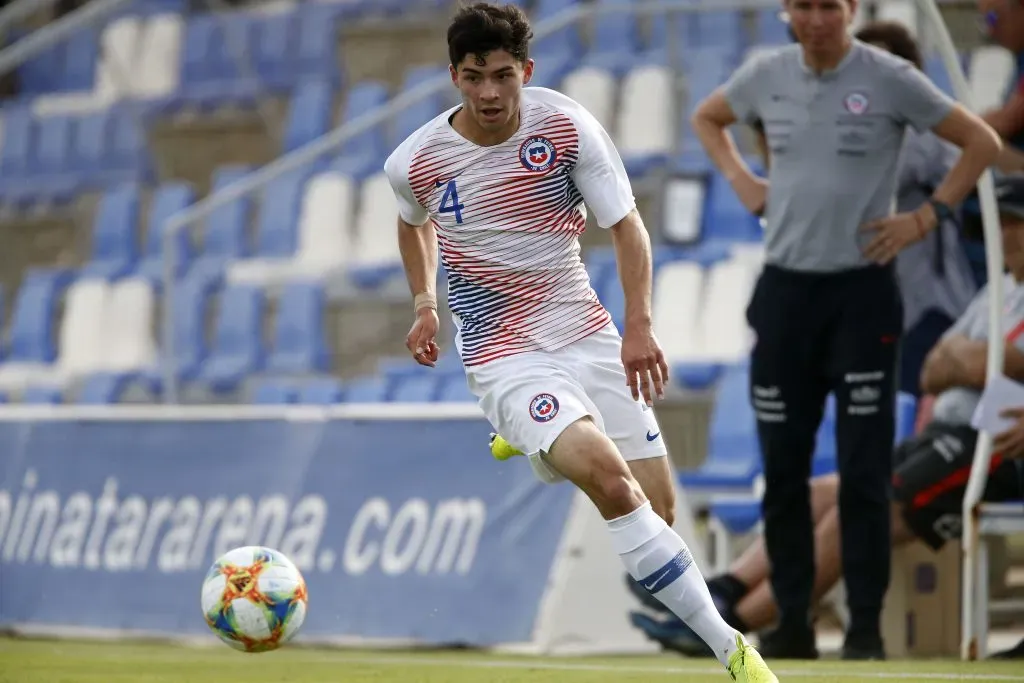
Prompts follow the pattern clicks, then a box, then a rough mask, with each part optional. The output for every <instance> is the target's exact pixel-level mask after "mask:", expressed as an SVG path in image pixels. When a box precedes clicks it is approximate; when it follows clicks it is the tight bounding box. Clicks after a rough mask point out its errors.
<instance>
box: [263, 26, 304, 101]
mask: <svg viewBox="0 0 1024 683" xmlns="http://www.w3.org/2000/svg"><path fill="white" fill-rule="evenodd" d="M256 32H257V36H258V40H257V42H256V45H255V54H254V59H255V60H256V71H257V73H259V76H260V79H261V80H262V81H263V84H264V85H265V86H266V87H267V88H269V89H270V90H274V91H277V90H287V89H288V88H290V87H291V86H292V84H293V83H294V82H295V72H294V70H293V69H292V65H291V63H290V60H291V55H292V54H293V53H294V51H295V50H297V49H298V25H297V22H296V14H295V13H294V12H285V13H283V14H273V15H270V16H267V17H262V18H260V19H259V24H258V25H257V26H256Z"/></svg>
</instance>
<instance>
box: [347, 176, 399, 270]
mask: <svg viewBox="0 0 1024 683" xmlns="http://www.w3.org/2000/svg"><path fill="white" fill-rule="evenodd" d="M361 194H362V197H361V198H360V202H359V213H358V214H357V216H356V234H355V237H354V240H355V244H354V253H353V258H352V267H351V270H350V277H351V279H352V281H353V282H354V283H355V284H356V286H358V287H361V288H374V287H377V286H380V285H381V284H383V283H384V282H386V281H387V280H388V279H390V278H391V277H393V276H395V275H397V274H398V273H400V272H401V270H402V265H401V255H400V254H399V253H398V236H397V235H396V233H395V231H394V230H381V228H380V226H382V225H387V224H388V222H389V221H390V222H394V217H395V216H396V215H397V211H398V207H397V205H396V204H395V195H394V192H393V191H392V190H391V183H390V182H389V181H388V178H387V176H386V175H385V174H384V173H378V174H376V175H374V176H371V177H370V178H368V179H367V180H366V181H365V182H364V183H363V187H362V192H361Z"/></svg>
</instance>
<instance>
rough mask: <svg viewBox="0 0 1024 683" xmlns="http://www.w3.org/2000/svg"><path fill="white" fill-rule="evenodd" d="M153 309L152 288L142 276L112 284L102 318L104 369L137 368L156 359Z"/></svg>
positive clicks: (143, 367) (132, 369)
mask: <svg viewBox="0 0 1024 683" xmlns="http://www.w3.org/2000/svg"><path fill="white" fill-rule="evenodd" d="M155 310H156V304H155V301H154V297H153V289H152V288H151V287H150V285H149V282H148V281H147V280H145V279H144V278H135V277H133V278H126V279H123V280H118V281H117V282H115V283H114V284H113V285H112V286H111V288H110V293H109V298H108V300H107V308H106V315H105V316H104V319H103V327H104V332H103V338H104V342H103V347H104V353H103V360H102V364H101V369H102V370H103V371H105V372H109V373H113V374H118V373H132V372H138V371H141V370H144V369H145V368H147V367H150V366H152V365H153V364H154V363H155V362H156V348H155V345H154V343H153V317H154V315H155Z"/></svg>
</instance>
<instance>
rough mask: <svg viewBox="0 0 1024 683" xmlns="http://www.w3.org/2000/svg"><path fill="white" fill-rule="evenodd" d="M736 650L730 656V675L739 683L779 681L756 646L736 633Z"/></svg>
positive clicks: (775, 682)
mask: <svg viewBox="0 0 1024 683" xmlns="http://www.w3.org/2000/svg"><path fill="white" fill-rule="evenodd" d="M736 647H737V650H736V652H733V653H732V656H731V657H729V675H730V676H732V680H734V681H737V682H738V683H779V679H778V678H776V677H775V674H773V673H772V672H771V669H769V668H768V665H767V664H765V663H764V660H763V659H761V655H760V654H759V653H758V651H757V650H755V649H754V646H753V645H751V644H750V643H748V642H747V641H746V640H744V639H743V636H742V635H740V634H739V633H737V634H736Z"/></svg>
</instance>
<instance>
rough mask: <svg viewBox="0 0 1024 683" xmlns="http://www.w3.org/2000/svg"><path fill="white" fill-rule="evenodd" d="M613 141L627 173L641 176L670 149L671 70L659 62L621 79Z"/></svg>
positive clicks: (662, 160)
mask: <svg viewBox="0 0 1024 683" xmlns="http://www.w3.org/2000/svg"><path fill="white" fill-rule="evenodd" d="M619 101H620V102H621V106H620V108H619V115H618V119H617V121H616V126H615V130H616V131H617V134H616V141H617V142H618V146H619V150H620V151H621V153H622V160H623V162H624V163H625V165H626V170H627V171H628V172H629V174H630V176H642V175H644V174H646V173H648V172H649V171H651V170H653V169H655V168H657V167H658V166H660V165H662V164H663V163H664V162H665V161H666V160H667V159H668V154H669V152H670V151H671V149H672V140H673V136H674V133H673V130H672V111H673V105H672V72H671V71H670V70H669V69H668V68H666V67H662V66H657V65H648V66H641V67H638V68H636V69H633V70H632V71H630V72H629V73H628V74H627V75H626V77H625V79H624V80H623V83H622V90H621V96H620V98H619Z"/></svg>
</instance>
